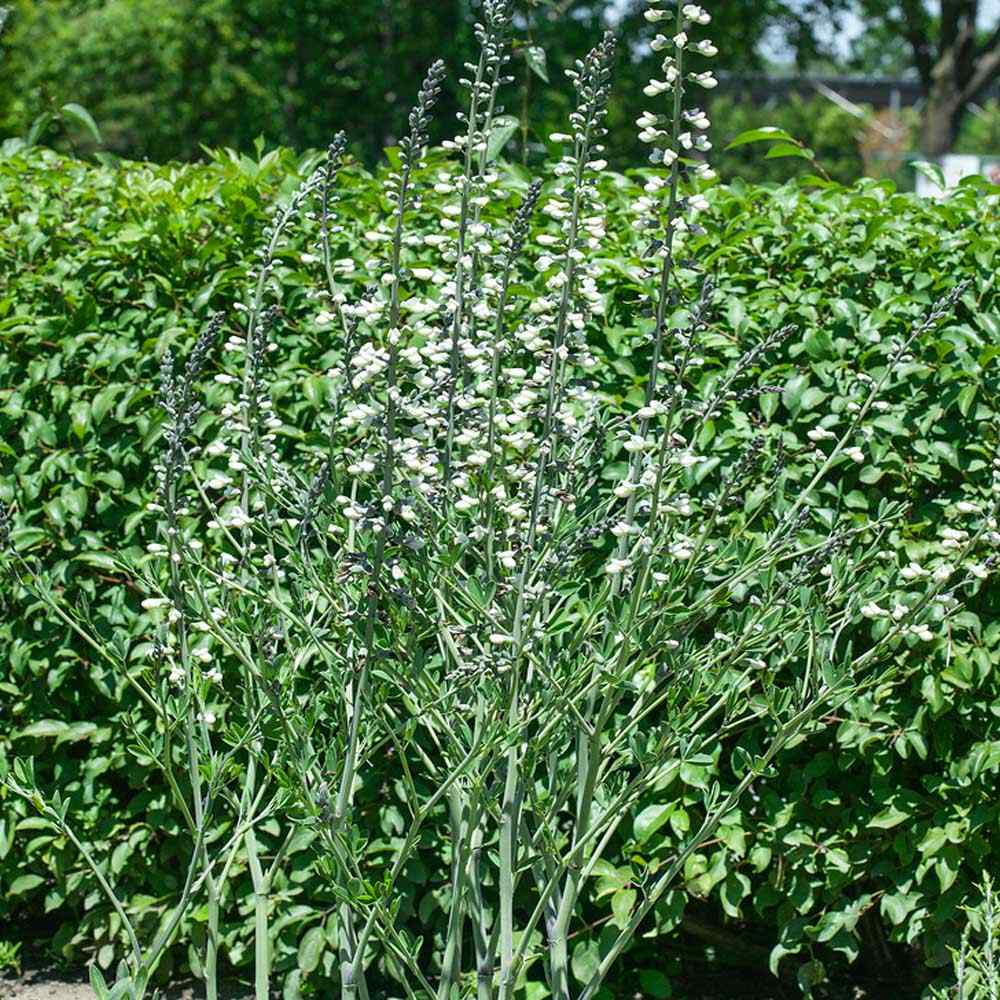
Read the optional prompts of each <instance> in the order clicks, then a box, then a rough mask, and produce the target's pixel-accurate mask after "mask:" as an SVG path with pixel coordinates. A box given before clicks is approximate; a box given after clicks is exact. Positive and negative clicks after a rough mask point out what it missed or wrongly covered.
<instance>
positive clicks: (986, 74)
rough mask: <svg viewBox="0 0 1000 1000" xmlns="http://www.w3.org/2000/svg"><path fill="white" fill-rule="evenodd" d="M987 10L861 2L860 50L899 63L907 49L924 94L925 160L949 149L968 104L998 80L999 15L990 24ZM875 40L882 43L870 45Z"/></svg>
mask: <svg viewBox="0 0 1000 1000" xmlns="http://www.w3.org/2000/svg"><path fill="white" fill-rule="evenodd" d="M987 6H988V5H987V4H984V3H980V0H940V2H939V3H934V4H928V3H925V2H924V0H899V2H898V3H886V2H885V0H861V3H860V4H859V7H858V10H859V13H860V14H861V15H862V17H863V18H864V20H865V23H866V25H868V26H869V27H868V30H867V32H866V33H870V36H869V38H867V39H865V38H862V39H861V40H860V51H862V52H865V51H867V52H871V51H873V48H881V49H882V51H883V52H890V53H893V54H894V61H895V62H896V63H897V65H898V59H899V52H900V48H901V47H902V46H905V47H906V48H907V49H908V50H909V52H908V55H909V64H910V66H911V67H913V68H914V69H915V70H916V73H917V74H918V75H919V77H920V82H921V83H922V84H923V87H924V90H925V93H926V104H925V107H924V112H923V124H922V128H921V137H920V146H921V151H922V152H923V153H924V154H925V155H927V156H940V155H941V154H942V153H947V152H948V151H949V150H951V149H952V147H953V146H954V144H955V140H956V139H957V137H958V133H959V130H960V128H961V126H962V122H963V121H964V119H965V117H966V115H967V114H968V112H969V106H970V105H971V104H972V103H974V102H976V101H977V100H979V99H980V98H981V97H982V95H983V93H984V91H985V90H986V89H987V88H988V87H989V86H990V84H992V83H993V82H994V81H995V80H997V79H998V78H1000V14H998V15H997V16H996V17H995V18H993V19H992V20H994V21H995V22H996V23H995V24H993V25H992V26H990V25H989V24H988V23H987V22H988V21H989V20H990V19H989V18H987V17H986V14H987V13H988V12H987V10H986V8H987ZM873 38H875V39H878V40H880V41H881V43H882V45H880V46H875V47H873V46H872V45H871V44H870V42H871V40H872V39H873ZM882 58H884V57H882Z"/></svg>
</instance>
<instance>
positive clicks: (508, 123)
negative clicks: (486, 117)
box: [486, 115, 521, 163]
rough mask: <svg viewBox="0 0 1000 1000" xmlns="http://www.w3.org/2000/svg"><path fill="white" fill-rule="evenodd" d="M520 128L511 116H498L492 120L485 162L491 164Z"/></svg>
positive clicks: (518, 123)
mask: <svg viewBox="0 0 1000 1000" xmlns="http://www.w3.org/2000/svg"><path fill="white" fill-rule="evenodd" d="M520 127H521V123H520V122H519V121H518V120H517V119H516V118H515V117H513V115H500V116H499V117H498V118H495V119H494V120H493V127H492V128H491V129H490V136H489V138H488V139H487V140H486V162H487V163H492V162H493V161H494V160H495V159H496V158H497V157H498V156H499V155H500V153H501V151H502V150H503V148H504V146H506V145H507V143H508V142H510V139H511V136H513V135H514V133H515V132H516V131H517V130H518V129H519V128H520Z"/></svg>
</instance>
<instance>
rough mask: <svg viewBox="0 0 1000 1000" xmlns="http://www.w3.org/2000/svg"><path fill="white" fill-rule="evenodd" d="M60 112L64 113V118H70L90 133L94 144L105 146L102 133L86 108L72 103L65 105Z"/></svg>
mask: <svg viewBox="0 0 1000 1000" xmlns="http://www.w3.org/2000/svg"><path fill="white" fill-rule="evenodd" d="M59 110H60V111H61V112H62V115H63V117H64V118H68V119H69V120H70V121H71V122H74V123H75V124H77V125H79V126H80V127H81V128H83V129H85V130H86V131H87V132H89V133H90V135H91V137H92V138H93V140H94V142H96V143H97V144H98V145H103V144H104V140H103V139H102V138H101V131H100V129H99V128H98V127H97V122H95V121H94V119H93V118H92V117H91V116H90V112H89V111H88V110H87V109H86V108H84V107H82V106H81V105H79V104H76V103H74V102H72V101H71V102H70V103H69V104H64V105H63V106H62V107H61V108H60V109H59Z"/></svg>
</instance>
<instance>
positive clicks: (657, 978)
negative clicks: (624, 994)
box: [639, 969, 674, 1000]
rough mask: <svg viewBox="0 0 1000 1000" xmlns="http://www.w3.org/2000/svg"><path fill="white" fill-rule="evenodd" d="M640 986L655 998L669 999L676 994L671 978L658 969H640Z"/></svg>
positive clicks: (658, 999)
mask: <svg viewBox="0 0 1000 1000" xmlns="http://www.w3.org/2000/svg"><path fill="white" fill-rule="evenodd" d="M639 986H640V988H641V989H642V992H643V993H646V994H648V995H649V996H651V997H653V998H654V1000H667V998H669V997H672V996H673V995H674V991H673V988H672V987H671V985H670V980H669V979H667V977H666V976H665V975H664V974H663V973H662V972H660V971H659V970H658V969H640V970H639Z"/></svg>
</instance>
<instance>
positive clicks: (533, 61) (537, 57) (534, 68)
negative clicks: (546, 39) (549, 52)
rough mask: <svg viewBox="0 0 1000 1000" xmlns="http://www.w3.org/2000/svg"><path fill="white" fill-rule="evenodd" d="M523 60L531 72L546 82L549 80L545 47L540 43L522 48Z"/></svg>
mask: <svg viewBox="0 0 1000 1000" xmlns="http://www.w3.org/2000/svg"><path fill="white" fill-rule="evenodd" d="M524 61H525V62H526V63H527V64H528V69H530V70H531V72H532V73H534V74H535V75H536V76H539V77H541V78H542V79H543V80H544V81H545V82H546V83H548V82H549V69H548V64H547V61H546V58H545V49H543V48H542V47H541V45H529V46H528V47H527V48H526V49H525V50H524Z"/></svg>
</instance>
